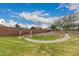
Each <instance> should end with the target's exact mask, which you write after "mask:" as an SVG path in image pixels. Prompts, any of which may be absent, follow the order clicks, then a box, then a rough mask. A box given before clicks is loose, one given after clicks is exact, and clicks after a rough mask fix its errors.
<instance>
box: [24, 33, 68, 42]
mask: <svg viewBox="0 0 79 59" xmlns="http://www.w3.org/2000/svg"><path fill="white" fill-rule="evenodd" d="M24 39H25V40H27V41H30V42H36V43H60V42H64V41H66V40H69V39H70V35H69V34H65V36H64V37H63V38H61V39H56V40H45V41H44V40H34V39H31V38H24Z"/></svg>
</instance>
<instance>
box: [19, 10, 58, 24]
mask: <svg viewBox="0 0 79 59" xmlns="http://www.w3.org/2000/svg"><path fill="white" fill-rule="evenodd" d="M19 16H20V17H23V18H25V19H26V20H32V21H35V22H38V21H39V22H41V23H53V21H54V20H56V19H58V18H59V17H49V14H48V13H45V12H44V11H34V12H31V13H29V12H22V13H20V14H19ZM45 16H48V17H45Z"/></svg>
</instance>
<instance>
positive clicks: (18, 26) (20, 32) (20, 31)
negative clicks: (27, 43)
mask: <svg viewBox="0 0 79 59" xmlns="http://www.w3.org/2000/svg"><path fill="white" fill-rule="evenodd" d="M15 27H16V28H17V29H19V35H20V36H22V29H21V27H20V25H19V24H16V25H15Z"/></svg>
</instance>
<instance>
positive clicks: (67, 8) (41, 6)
mask: <svg viewBox="0 0 79 59" xmlns="http://www.w3.org/2000/svg"><path fill="white" fill-rule="evenodd" d="M78 12H79V4H78V3H0V23H1V24H4V25H6V26H12V27H14V26H15V24H20V25H21V26H26V25H29V26H31V25H33V26H36V25H38V23H39V25H41V26H43V27H45V25H48V24H52V23H53V22H54V21H55V20H57V19H59V18H61V17H62V16H65V15H68V14H73V13H78Z"/></svg>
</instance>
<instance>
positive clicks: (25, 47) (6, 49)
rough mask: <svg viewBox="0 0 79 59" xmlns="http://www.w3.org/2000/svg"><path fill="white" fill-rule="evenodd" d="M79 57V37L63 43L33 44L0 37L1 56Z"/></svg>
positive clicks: (73, 36) (72, 35)
mask: <svg viewBox="0 0 79 59" xmlns="http://www.w3.org/2000/svg"><path fill="white" fill-rule="evenodd" d="M40 38H41V37H40ZM28 55H30V56H46V55H47V56H71V55H73V56H74V55H78V56H79V35H76V34H71V39H70V40H68V41H66V42H63V43H49V44H48V43H32V42H28V41H25V40H24V39H18V38H17V37H0V56H28Z"/></svg>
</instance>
